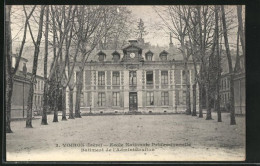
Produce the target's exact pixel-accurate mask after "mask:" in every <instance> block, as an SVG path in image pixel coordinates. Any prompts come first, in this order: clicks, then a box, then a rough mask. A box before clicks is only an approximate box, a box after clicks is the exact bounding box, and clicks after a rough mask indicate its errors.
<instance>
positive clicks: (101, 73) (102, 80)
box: [98, 71, 105, 85]
mask: <svg viewBox="0 0 260 166" xmlns="http://www.w3.org/2000/svg"><path fill="white" fill-rule="evenodd" d="M98 85H105V72H104V71H99V72H98Z"/></svg>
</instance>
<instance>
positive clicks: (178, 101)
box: [175, 91, 180, 105]
mask: <svg viewBox="0 0 260 166" xmlns="http://www.w3.org/2000/svg"><path fill="white" fill-rule="evenodd" d="M179 98H180V97H179V91H176V92H175V100H176V101H175V102H176V105H179V104H180V99H179Z"/></svg>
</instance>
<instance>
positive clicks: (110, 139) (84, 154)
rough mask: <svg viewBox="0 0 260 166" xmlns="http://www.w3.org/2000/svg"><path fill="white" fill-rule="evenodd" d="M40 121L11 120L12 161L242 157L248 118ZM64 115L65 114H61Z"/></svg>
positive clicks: (9, 146) (141, 117) (140, 117)
mask: <svg viewBox="0 0 260 166" xmlns="http://www.w3.org/2000/svg"><path fill="white" fill-rule="evenodd" d="M48 118H49V122H48V123H49V125H45V126H44V125H41V124H40V122H41V120H40V119H37V120H33V127H34V128H31V129H26V128H25V121H14V122H12V123H11V125H12V130H13V132H14V133H12V134H7V136H6V137H7V142H6V146H7V160H10V161H62V160H65V161H77V160H83V161H91V160H102V161H107V160H113V161H120V160H135V161H145V160H159V161H165V160H168V161H181V160H191V161H192V160H193V161H194V160H198V161H201V160H211V161H221V160H244V159H245V117H237V118H236V121H237V125H233V126H231V125H229V122H230V120H229V114H223V115H222V118H223V122H221V123H218V122H217V117H216V114H214V113H213V119H214V120H205V116H204V118H203V119H202V118H198V117H192V116H187V115H180V114H178V115H177V114H176V115H117V116H83V117H82V118H79V119H74V120H71V119H69V120H68V121H61V120H60V121H59V122H58V123H53V122H52V116H51V115H48ZM59 118H61V117H59Z"/></svg>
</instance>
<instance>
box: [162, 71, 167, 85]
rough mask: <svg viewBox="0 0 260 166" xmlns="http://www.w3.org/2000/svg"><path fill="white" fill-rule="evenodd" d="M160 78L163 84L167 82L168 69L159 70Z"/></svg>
mask: <svg viewBox="0 0 260 166" xmlns="http://www.w3.org/2000/svg"><path fill="white" fill-rule="evenodd" d="M161 79H162V84H164V85H166V84H168V71H162V72H161Z"/></svg>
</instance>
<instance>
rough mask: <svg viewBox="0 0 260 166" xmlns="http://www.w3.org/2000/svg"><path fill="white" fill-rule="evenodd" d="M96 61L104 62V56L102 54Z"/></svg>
mask: <svg viewBox="0 0 260 166" xmlns="http://www.w3.org/2000/svg"><path fill="white" fill-rule="evenodd" d="M98 60H99V61H100V62H104V60H105V55H104V54H100V55H99V57H98Z"/></svg>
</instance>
